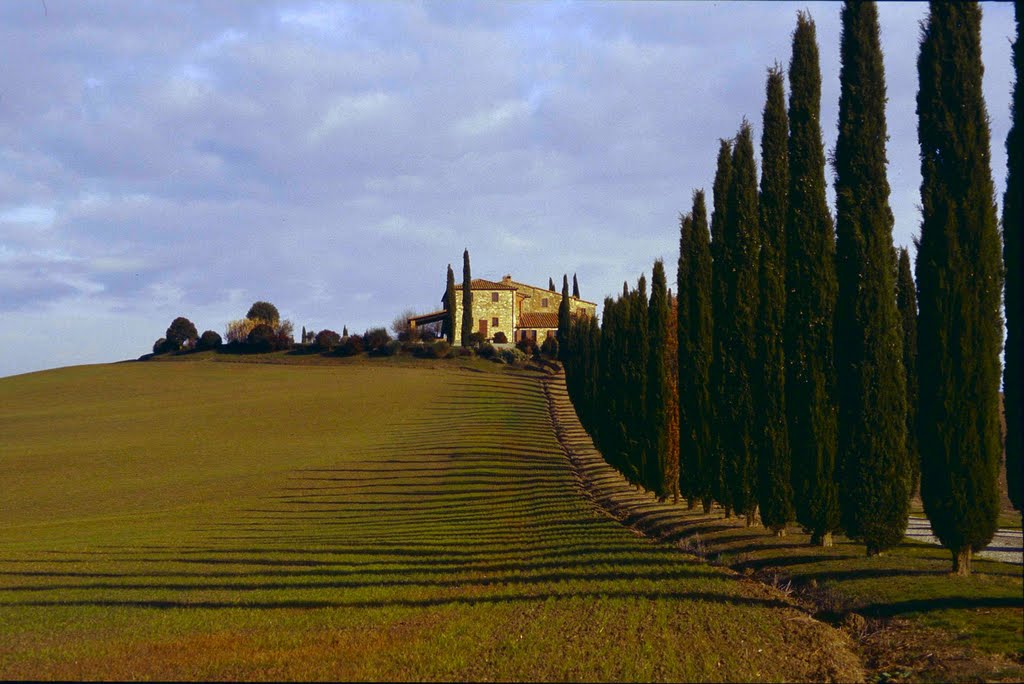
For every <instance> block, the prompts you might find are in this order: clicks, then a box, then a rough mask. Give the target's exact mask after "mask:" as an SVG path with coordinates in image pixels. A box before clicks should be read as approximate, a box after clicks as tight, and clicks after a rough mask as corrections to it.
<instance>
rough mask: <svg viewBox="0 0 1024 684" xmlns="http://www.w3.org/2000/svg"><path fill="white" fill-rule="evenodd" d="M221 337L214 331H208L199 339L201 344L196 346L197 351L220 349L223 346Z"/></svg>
mask: <svg viewBox="0 0 1024 684" xmlns="http://www.w3.org/2000/svg"><path fill="white" fill-rule="evenodd" d="M223 343H224V342H223V340H221V338H220V335H218V334H217V333H215V332H214V331H212V330H207V331H206V332H204V333H203V334H202V335H200V337H199V342H198V343H197V344H196V349H218V348H220V345H221V344H223Z"/></svg>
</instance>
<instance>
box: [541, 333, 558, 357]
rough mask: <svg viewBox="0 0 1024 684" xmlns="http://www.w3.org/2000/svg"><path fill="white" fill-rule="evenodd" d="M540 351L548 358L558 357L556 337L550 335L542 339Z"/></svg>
mask: <svg viewBox="0 0 1024 684" xmlns="http://www.w3.org/2000/svg"><path fill="white" fill-rule="evenodd" d="M540 353H541V354H543V355H544V356H546V357H548V358H549V359H557V358H558V338H557V337H554V336H551V337H549V338H547V339H546V340H544V344H542V345H540Z"/></svg>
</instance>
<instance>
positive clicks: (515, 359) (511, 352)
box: [498, 348, 528, 364]
mask: <svg viewBox="0 0 1024 684" xmlns="http://www.w3.org/2000/svg"><path fill="white" fill-rule="evenodd" d="M498 358H499V359H501V360H502V361H504V362H505V363H513V364H514V363H526V360H527V358H528V357H527V356H526V354H524V353H523V352H521V351H520V350H518V349H515V348H512V349H499V350H498Z"/></svg>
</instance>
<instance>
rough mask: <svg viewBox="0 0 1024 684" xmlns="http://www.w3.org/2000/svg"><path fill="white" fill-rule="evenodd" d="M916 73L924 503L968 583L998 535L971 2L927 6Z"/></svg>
mask: <svg viewBox="0 0 1024 684" xmlns="http://www.w3.org/2000/svg"><path fill="white" fill-rule="evenodd" d="M917 66H918V82H919V84H920V85H919V89H918V93H917V115H918V140H919V141H920V144H921V205H922V212H921V214H922V221H921V238H920V246H919V248H918V251H917V289H918V302H917V305H918V326H917V341H918V358H917V361H918V378H919V381H920V384H919V388H920V403H919V405H918V421H917V424H918V440H919V447H920V449H921V499H922V501H923V502H924V509H925V512H926V513H927V514H928V519H929V520H930V521H931V525H932V530H933V531H934V532H935V536H936V537H938V538H939V540H940V541H941V542H942V545H943V546H945V547H946V548H948V549H949V550H950V551H951V552H952V554H953V568H954V571H955V572H956V573H957V574H960V575H968V574H970V563H971V554H972V552H973V551H977V550H979V549H981V548H984V546H985V545H986V544H988V542H989V541H991V539H992V535H993V533H994V532H995V529H996V517H997V515H998V513H999V493H998V490H997V472H998V467H999V457H1000V452H1001V451H1002V449H1001V443H1000V442H1001V439H1000V434H999V376H1000V368H999V349H1000V346H1001V343H1002V315H1001V313H1000V310H999V304H1000V294H1001V290H1002V268H1001V264H1000V263H999V257H1000V254H999V252H1000V249H999V232H998V229H997V225H996V208H995V201H994V200H995V188H994V185H993V182H992V171H991V163H990V156H989V128H988V114H987V112H986V111H985V100H984V97H983V95H982V92H981V81H982V71H983V67H982V62H981V9H980V8H979V7H978V5H977V4H976V3H973V2H972V3H944V2H934V1H933V2H931V3H930V5H929V12H928V18H927V19H926V20H925V22H924V24H923V30H922V36H921V52H920V55H919V57H918V62H917ZM1016 427H1017V428H1018V429H1019V426H1016Z"/></svg>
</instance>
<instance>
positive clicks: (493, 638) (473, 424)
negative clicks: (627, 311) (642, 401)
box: [0, 362, 859, 680]
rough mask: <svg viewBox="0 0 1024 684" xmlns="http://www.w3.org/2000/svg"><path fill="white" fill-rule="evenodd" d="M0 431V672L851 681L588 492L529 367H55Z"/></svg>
mask: <svg viewBox="0 0 1024 684" xmlns="http://www.w3.org/2000/svg"><path fill="white" fill-rule="evenodd" d="M495 368H497V367H495ZM478 370H479V369H478ZM0 435H2V443H3V454H2V468H0V491H2V492H3V497H4V498H3V501H2V506H3V510H2V515H0V679H18V678H29V679H32V678H44V679H45V678H65V679H81V678H112V679H143V678H162V679H278V678H283V679H335V680H337V679H341V680H353V679H397V680H409V679H451V680H461V679H477V680H479V679H547V680H552V679H556V680H577V679H587V680H607V679H625V680H697V679H703V680H759V679H787V680H791V679H821V678H837V677H838V678H844V679H848V678H856V677H857V676H859V667H858V664H857V662H856V660H855V658H854V657H853V656H852V655H851V653H850V651H849V648H848V646H849V642H848V640H847V639H846V637H845V636H843V635H841V634H839V633H838V632H837V631H835V630H832V629H830V628H827V627H825V626H823V625H821V624H820V623H818V622H815V621H813V620H811V619H809V618H808V617H807V616H806V615H804V614H803V613H801V612H799V611H797V610H795V609H793V608H792V607H791V606H790V605H789V603H788V602H787V600H786V599H785V597H784V596H783V595H782V594H780V593H778V592H772V591H769V590H767V589H765V588H763V587H761V586H760V585H757V584H755V583H752V582H747V581H743V580H741V579H738V578H737V577H736V576H735V575H733V574H731V573H728V572H727V571H725V570H724V569H721V568H714V567H710V566H707V565H704V564H700V563H695V562H692V561H691V560H689V559H688V558H687V557H686V556H684V555H683V554H680V553H679V552H678V551H676V550H674V549H673V548H671V547H670V546H668V545H664V544H658V543H653V542H650V541H647V540H645V539H643V538H641V537H638V536H636V535H635V534H634V533H632V532H630V531H629V530H627V529H625V528H623V527H622V526H621V525H619V524H618V523H616V522H614V521H612V520H610V519H608V518H607V516H605V515H604V514H602V513H601V512H599V511H597V510H595V509H594V508H593V507H592V505H590V504H589V503H588V501H587V499H586V498H584V497H582V496H580V493H579V491H578V489H577V485H576V483H575V481H574V479H573V476H572V474H571V471H570V470H569V469H568V468H567V466H566V462H565V457H564V455H563V454H562V452H561V449H560V446H559V444H558V442H557V441H556V439H555V436H554V434H553V431H552V426H551V422H550V415H549V412H548V410H547V404H546V401H545V398H544V394H543V391H542V390H541V388H540V380H539V378H538V377H537V376H536V375H534V374H530V373H502V372H489V373H480V372H476V373H473V372H467V371H466V370H459V369H455V368H452V369H446V368H444V367H433V368H424V367H416V366H411V365H410V366H409V367H401V365H399V364H387V363H377V362H367V363H362V364H349V365H345V366H322V367H320V366H316V367H302V366H298V367H296V366H285V365H261V364H244V363H242V364H220V363H151V364H120V365H112V366H90V367H76V368H69V369H63V370H60V371H51V372H44V373H34V374H30V375H23V376H17V377H13V378H5V379H2V380H0Z"/></svg>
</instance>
